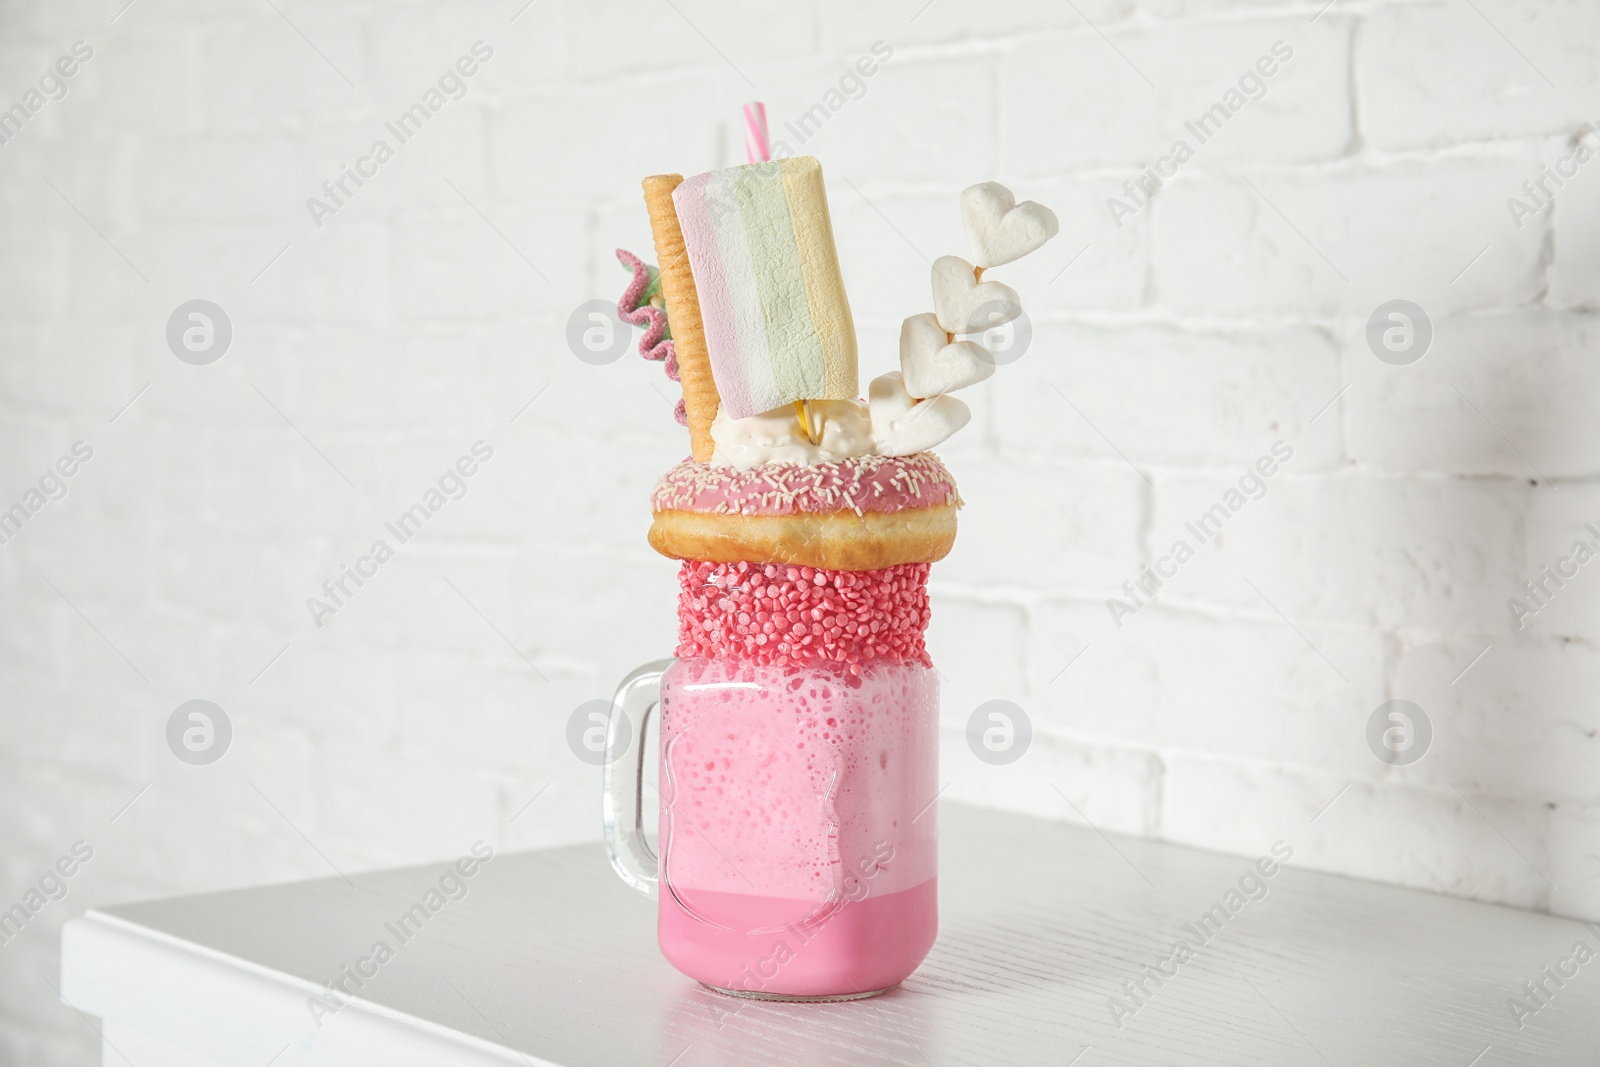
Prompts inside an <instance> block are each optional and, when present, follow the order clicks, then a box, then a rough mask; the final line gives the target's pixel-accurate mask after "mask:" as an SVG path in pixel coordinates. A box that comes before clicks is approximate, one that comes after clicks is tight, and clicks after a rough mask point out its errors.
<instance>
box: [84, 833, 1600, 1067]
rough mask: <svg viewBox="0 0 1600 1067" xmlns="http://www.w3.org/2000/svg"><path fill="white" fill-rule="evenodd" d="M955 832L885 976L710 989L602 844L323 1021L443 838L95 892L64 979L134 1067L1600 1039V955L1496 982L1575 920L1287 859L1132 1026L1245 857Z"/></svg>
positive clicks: (1111, 1055) (490, 876)
mask: <svg viewBox="0 0 1600 1067" xmlns="http://www.w3.org/2000/svg"><path fill="white" fill-rule="evenodd" d="M941 834H942V848H943V856H942V865H941V875H940V886H939V890H940V904H941V932H940V935H939V942H938V944H937V945H936V946H935V948H934V950H933V953H932V955H931V956H929V958H928V960H927V962H926V963H925V964H924V965H923V967H922V969H921V970H919V971H918V972H917V973H916V974H915V975H913V976H912V977H911V978H910V979H909V980H908V981H907V982H906V983H905V984H904V985H903V986H902V987H901V988H900V989H898V990H896V991H894V992H892V993H890V994H888V995H886V996H883V997H880V998H878V999H875V1000H868V1001H861V1002H857V1003H849V1004H823V1005H784V1004H766V1003H756V1002H748V1001H736V1000H732V999H729V998H726V997H721V996H719V995H717V994H713V993H710V992H707V991H706V990H704V989H702V988H700V987H699V986H697V985H695V984H694V983H693V982H691V981H689V980H688V979H686V978H683V977H682V976H680V975H679V974H678V973H677V972H675V971H673V970H672V968H671V967H669V966H668V965H667V964H666V963H665V962H664V961H663V960H662V959H661V957H660V956H659V955H658V953H657V951H656V948H655V942H654V934H655V918H654V911H653V908H654V905H653V903H652V902H651V901H649V900H648V899H647V898H645V897H644V896H642V895H639V894H636V893H635V892H633V891H632V890H630V889H628V888H627V887H626V886H624V885H623V884H622V883H621V882H620V881H619V880H618V879H617V878H616V877H615V876H614V875H613V874H612V872H611V870H610V868H609V867H608V866H607V865H606V861H605V857H604V855H603V852H602V849H601V846H600V845H598V844H595V845H584V846H578V847H572V848H561V849H553V850H549V851H543V852H532V853H520V854H507V855H501V856H497V857H496V858H495V859H494V860H493V861H492V862H491V863H489V864H488V865H486V866H485V867H484V868H483V869H482V870H480V871H479V872H478V873H477V874H476V875H475V876H474V877H473V878H472V879H471V880H470V881H469V882H468V886H469V892H468V895H467V896H465V897H464V898H462V899H460V900H457V901H453V902H450V903H449V904H447V905H446V906H445V907H443V908H442V909H441V910H440V911H439V912H438V913H437V914H436V915H434V916H433V917H432V918H431V919H430V921H429V922H428V924H427V925H426V927H425V928H424V929H422V931H421V932H420V933H417V934H416V935H415V936H414V938H413V939H411V940H410V941H408V942H406V943H405V944H403V945H400V946H399V947H398V948H396V950H395V953H394V958H393V959H391V960H389V961H388V962H386V963H384V964H383V965H382V966H381V967H378V968H376V970H377V976H376V977H375V978H373V979H371V980H370V981H367V982H366V985H365V987H364V988H363V989H362V990H361V991H360V994H361V996H360V999H357V1000H353V1001H351V1002H350V1003H348V1004H347V1005H346V1006H344V1007H343V1008H342V1009H341V1010H339V1011H338V1012H337V1013H336V1014H334V1015H332V1016H331V1017H328V1018H324V1019H323V1020H322V1025H321V1026H320V1027H318V1026H317V1025H315V1024H314V1023H313V1022H312V1018H311V1012H310V1011H309V1010H308V1006H307V1000H308V997H309V996H311V995H312V994H314V993H316V992H317V991H318V989H319V988H320V984H321V982H322V981H323V980H324V979H328V978H331V977H334V976H336V975H338V974H339V972H340V968H341V967H343V966H346V965H353V964H354V963H355V962H356V961H358V960H360V959H361V958H362V957H365V956H367V955H368V954H369V952H370V951H371V947H372V945H373V943H374V942H375V941H376V940H379V939H384V940H386V941H387V942H389V943H390V944H391V945H394V944H396V943H397V942H396V939H395V938H394V937H393V935H392V934H386V928H385V926H384V923H385V922H392V921H393V920H394V918H395V917H396V916H397V915H399V914H400V913H401V912H403V911H404V910H405V909H406V908H408V907H409V906H410V905H411V904H412V903H414V902H415V901H416V900H417V899H418V897H419V896H420V895H421V894H422V893H423V892H424V891H425V890H426V889H427V888H428V887H430V886H432V885H433V884H435V882H436V880H437V878H438V875H439V872H440V870H441V869H442V867H443V866H444V864H443V863H441V864H438V865H434V866H429V867H420V868H413V869H409V870H400V871H387V872H382V873H375V874H368V875H361V876H357V877H355V878H354V883H355V884H354V887H352V886H351V885H350V884H346V883H345V882H344V881H342V880H340V879H337V878H334V879H329V880H325V881H316V882H302V883H298V884H293V885H281V886H269V887H265V888H259V889H243V890H237V891H233V892H226V893H212V894H207V895H204V896H192V897H180V898H174V899H169V900H159V901H153V902H150V903H145V904H130V905H125V906H123V907H117V908H107V909H104V910H99V911H92V912H89V913H88V914H86V915H85V916H83V917H82V918H80V919H78V920H76V921H74V922H72V923H71V924H69V925H68V927H67V929H66V931H65V933H64V934H63V949H64V951H63V960H62V983H63V984H62V992H63V995H64V996H65V998H66V999H67V1000H68V1002H69V1003H71V1004H72V1005H74V1006H75V1007H77V1008H79V1009H80V1010H81V1011H83V1012H85V1013H86V1014H88V1015H91V1016H98V1017H100V1019H101V1020H103V1025H104V1036H105V1044H106V1048H105V1063H107V1064H120V1063H123V1062H124V1060H126V1061H127V1062H131V1063H132V1064H134V1065H136V1067H191V1065H193V1067H197V1065H201V1064H229V1065H238V1067H266V1065H267V1064H269V1063H272V1064H273V1065H274V1067H296V1065H300V1064H319V1065H320V1064H372V1065H383V1067H410V1065H418V1067H423V1065H426V1067H441V1065H446V1067H449V1065H458V1064H459V1065H467V1064H472V1065H477V1064H528V1065H546V1064H553V1065H560V1067H579V1065H617V1064H654V1065H667V1064H674V1065H677V1067H696V1065H700V1064H728V1065H734V1064H737V1065H741V1067H746V1065H760V1064H802V1065H815V1064H886V1065H887V1064H894V1065H903V1067H936V1065H944V1064H1052V1065H1055V1067H1064V1065H1067V1064H1075V1065H1078V1067H1099V1065H1102V1064H1137V1065H1144V1064H1152V1065H1153V1064H1184V1065H1189V1064H1272V1065H1289V1064H1310V1065H1316V1067H1347V1065H1348V1067H1357V1065H1361V1067H1372V1065H1378V1064H1397V1065H1398V1064H1404V1065H1408V1067H1418V1065H1429V1064H1438V1065H1441V1067H1469V1065H1472V1067H1491V1065H1503V1064H1517V1065H1520V1067H1527V1065H1532V1064H1600V960H1594V961H1591V962H1588V963H1587V964H1586V965H1585V966H1582V967H1581V968H1579V969H1578V971H1577V974H1576V975H1575V976H1574V977H1572V978H1569V979H1566V980H1565V984H1564V985H1563V986H1562V987H1560V988H1559V989H1557V988H1556V986H1555V985H1554V984H1553V983H1549V982H1548V981H1547V988H1549V989H1550V990H1552V991H1553V992H1554V996H1553V997H1551V998H1550V999H1548V1000H1547V1001H1546V1003H1545V1005H1544V1006H1543V1007H1541V1008H1540V1010H1539V1011H1538V1012H1537V1014H1535V1015H1533V1016H1531V1017H1530V1018H1528V1019H1526V1020H1524V1022H1525V1026H1524V1027H1523V1028H1521V1029H1520V1030H1519V1029H1518V1028H1517V1026H1516V1025H1515V1023H1514V1021H1513V1019H1512V1015H1511V1012H1510V1010H1509V1009H1508V1006H1507V1001H1508V998H1510V997H1512V996H1520V997H1524V998H1526V994H1525V993H1524V992H1523V991H1522V989H1521V986H1522V983H1523V982H1524V981H1525V980H1534V979H1538V978H1539V977H1541V975H1540V971H1541V968H1543V967H1545V966H1546V965H1547V964H1548V965H1550V966H1552V967H1555V966H1556V965H1557V962H1558V961H1559V960H1561V959H1562V958H1563V957H1566V956H1568V955H1569V953H1571V951H1572V948H1573V944H1574V942H1576V941H1578V940H1583V941H1585V942H1587V943H1588V945H1589V946H1590V947H1591V948H1595V949H1600V937H1597V936H1596V935H1595V933H1594V932H1592V931H1591V930H1590V929H1588V928H1586V927H1585V926H1583V925H1581V924H1579V923H1577V922H1573V921H1571V920H1565V919H1557V918H1551V917H1549V916H1544V915H1536V914H1531V913H1527V912H1520V911H1515V910H1512V909H1509V908H1501V907H1493V906H1488V905H1482V904H1473V903H1469V902H1465V901H1460V900H1453V899H1450V898H1446V897H1439V896H1433V895H1429V894H1425V893H1418V892H1412V891H1408V890H1402V889H1394V888H1389V887H1385V886H1378V885H1372V884H1368V883H1364V882H1359V881H1353V880H1349V879H1344V878H1337V877H1332V876H1328V875H1320V874H1314V873H1309V872H1304V871H1298V870H1295V869H1294V868H1293V863H1292V862H1291V863H1290V864H1289V865H1287V866H1286V867H1284V868H1283V869H1281V870H1279V871H1278V872H1277V873H1276V874H1275V875H1274V876H1273V877H1272V878H1270V879H1265V880H1264V882H1265V885H1266V886H1267V888H1268V895H1267V896H1266V897H1265V898H1263V899H1260V900H1256V901H1251V902H1249V903H1247V904H1245V905H1244V906H1243V907H1241V908H1240V909H1239V911H1238V913H1237V914H1234V915H1232V917H1231V918H1229V919H1228V921H1227V922H1226V924H1225V925H1224V926H1223V927H1222V929H1221V931H1220V932H1218V933H1216V934H1214V935H1213V936H1211V938H1210V940H1209V941H1208V942H1207V943H1205V944H1203V945H1201V947H1200V948H1199V949H1198V951H1197V953H1196V954H1195V956H1194V957H1193V958H1192V959H1190V960H1189V961H1188V962H1187V963H1183V964H1182V965H1181V966H1178V968H1177V973H1176V975H1174V976H1172V977H1170V978H1168V979H1166V980H1165V984H1164V985H1162V986H1160V987H1159V988H1158V987H1156V986H1155V985H1154V984H1153V983H1151V982H1148V981H1147V982H1146V986H1147V988H1148V989H1149V990H1151V993H1152V995H1151V996H1150V997H1149V998H1148V1000H1146V1002H1145V1003H1144V1005H1143V1006H1142V1007H1140V1008H1139V1009H1138V1010H1137V1011H1136V1012H1135V1013H1134V1014H1132V1015H1131V1016H1129V1017H1126V1018H1123V1019H1121V1020H1120V1021H1121V1024H1122V1025H1121V1026H1120V1027H1119V1026H1118V1025H1117V1022H1116V1021H1114V1020H1113V1017H1112V1013H1111V1010H1110V1009H1109V1007H1108V1001H1109V1000H1110V998H1112V997H1113V996H1116V997H1121V998H1123V999H1125V1000H1126V994H1125V993H1124V992H1123V989H1122V983H1123V981H1124V980H1125V979H1135V978H1137V977H1138V976H1139V975H1140V973H1141V971H1140V965H1141V964H1146V963H1151V964H1153V963H1154V962H1155V961H1156V960H1157V959H1158V958H1160V957H1162V956H1163V955H1165V954H1166V953H1167V952H1168V951H1169V949H1170V947H1171V945H1172V943H1173V942H1174V940H1176V939H1177V938H1180V937H1184V936H1186V934H1187V936H1189V937H1190V939H1191V940H1196V939H1195V938H1194V937H1193V935H1192V934H1188V933H1187V931H1186V930H1185V928H1184V925H1183V924H1184V923H1189V922H1194V921H1196V920H1197V919H1198V918H1199V917H1200V916H1201V915H1202V914H1203V913H1205V912H1206V911H1207V910H1208V909H1210V908H1211V907H1212V906H1213V905H1216V904H1219V903H1223V904H1224V905H1225V904H1226V901H1225V895H1226V893H1227V891H1228V890H1229V888H1230V887H1234V886H1236V885H1237V883H1238V881H1239V879H1240V878H1241V876H1243V875H1244V874H1245V873H1246V872H1247V871H1248V870H1249V869H1250V861H1248V860H1245V859H1241V858H1238V857H1231V856H1218V855H1213V854H1209V853H1203V852H1196V851H1192V850H1189V849H1183V848H1175V847H1172V846H1168V845H1161V844H1156V843H1152V842H1145V841H1137V840H1132V839H1127V838H1121V837H1102V836H1101V835H1099V834H1097V833H1095V832H1094V831H1092V830H1084V829H1078V828H1074V827H1071V826H1065V825H1061V824H1057V823H1049V822H1043V821H1036V820H1032V819H1024V818H1019V817H1015V816H1007V815H999V814H993V813H987V812H978V811H974V810H971V809H966V808H960V807H956V806H954V805H945V806H944V810H943V811H942V812H941ZM1172 966H1173V965H1172V964H1163V967H1164V968H1165V969H1167V970H1169V971H1170V970H1171V969H1172ZM1570 966H1571V965H1569V967H1570ZM368 969H369V970H370V969H373V968H372V966H371V965H369V966H368ZM1530 1003H1532V1002H1530ZM1129 1006H1130V1007H1131V1006H1132V1003H1131V1001H1130V1002H1129ZM1075 1057H1076V1058H1075ZM1475 1057H1476V1059H1475Z"/></svg>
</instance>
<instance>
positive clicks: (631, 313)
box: [617, 248, 689, 426]
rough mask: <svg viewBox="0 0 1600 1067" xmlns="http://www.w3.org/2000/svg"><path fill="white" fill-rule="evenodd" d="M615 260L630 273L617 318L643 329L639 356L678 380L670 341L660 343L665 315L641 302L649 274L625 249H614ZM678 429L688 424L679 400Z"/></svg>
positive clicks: (641, 263) (675, 355)
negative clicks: (663, 363) (663, 364)
mask: <svg viewBox="0 0 1600 1067" xmlns="http://www.w3.org/2000/svg"><path fill="white" fill-rule="evenodd" d="M617 259H618V261H620V262H621V263H622V265H623V266H624V267H627V268H628V269H629V270H631V271H633V278H632V280H630V281H629V282H628V288H627V289H625V290H624V291H623V293H622V298H621V299H620V300H618V301H617V317H618V318H620V319H621V320H622V321H623V322H626V323H627V324H628V325H630V326H643V327H644V328H645V329H644V336H643V337H641V338H639V354H640V355H641V356H643V357H644V358H645V359H650V360H665V361H666V371H667V377H668V378H670V379H672V380H673V381H677V380H678V352H677V349H676V348H674V347H673V344H672V339H671V338H666V339H665V340H663V337H664V336H665V334H666V332H667V313H666V312H664V311H662V310H661V309H660V308H658V307H656V306H655V305H653V304H651V303H649V302H648V301H647V300H645V296H644V294H645V290H647V289H649V288H650V271H649V270H647V269H646V268H645V265H644V263H643V262H642V261H641V260H640V259H639V257H638V256H636V255H634V254H633V253H632V252H629V251H627V250H626V249H622V248H619V249H617ZM672 415H673V418H675V419H677V420H678V424H679V425H680V426H687V425H688V424H689V415H688V412H687V410H686V409H685V408H684V403H683V401H682V400H681V399H680V400H679V401H678V406H677V407H676V408H675V409H674V410H673V412H672Z"/></svg>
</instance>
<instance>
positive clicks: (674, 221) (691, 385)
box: [644, 174, 720, 463]
mask: <svg viewBox="0 0 1600 1067" xmlns="http://www.w3.org/2000/svg"><path fill="white" fill-rule="evenodd" d="M682 181H683V175H681V174H656V175H653V176H651V177H649V178H646V179H645V180H644V204H645V208H646V209H647V210H648V211H649V212H650V232H651V235H652V236H653V237H654V238H655V243H656V262H657V264H659V269H660V271H661V292H662V294H663V295H664V296H665V297H666V298H667V321H668V323H670V324H671V327H672V343H673V347H674V348H675V349H676V350H677V355H678V376H679V379H680V381H681V382H682V384H683V407H684V413H685V414H686V415H687V416H688V418H689V448H690V451H691V452H692V453H693V454H694V458H695V459H696V460H697V461H699V462H701V463H708V462H710V460H711V453H712V450H713V447H714V445H713V443H712V441H711V422H712V420H713V419H715V418H716V417H717V405H718V404H719V402H720V398H719V397H718V395H717V383H716V381H715V380H714V379H713V378H712V377H711V357H710V355H709V354H708V353H707V352H706V336H705V330H704V328H703V327H702V325H701V323H700V299H699V296H698V295H697V293H696V291H695V287H694V274H693V272H692V271H691V270H690V268H689V257H688V255H687V254H686V253H685V252H684V248H683V230H682V228H681V227H680V226H679V225H678V211H677V209H676V208H675V207H674V206H673V204H672V191H673V190H674V189H676V188H677V187H678V184H679V183H680V182H682Z"/></svg>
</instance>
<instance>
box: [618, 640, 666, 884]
mask: <svg viewBox="0 0 1600 1067" xmlns="http://www.w3.org/2000/svg"><path fill="white" fill-rule="evenodd" d="M671 665H672V661H671V660H670V659H660V660H656V661H655V662H654V663H647V664H645V665H644V666H643V667H640V668H639V669H638V670H636V671H634V672H633V673H632V674H630V675H628V676H627V677H626V678H624V679H623V680H622V684H621V685H620V686H618V687H617V695H616V696H615V697H614V698H612V701H611V719H610V722H608V723H607V725H606V755H605V793H604V795H603V797H602V798H601V803H602V807H603V810H604V814H605V824H606V855H607V856H608V857H609V858H610V859H611V866H612V867H613V868H615V869H616V872H617V874H618V875H620V876H621V878H622V880H623V881H624V882H627V883H628V884H629V885H631V886H633V888H635V889H637V890H638V891H639V892H641V893H648V894H649V895H650V896H652V897H654V896H655V895H656V874H657V870H658V867H659V863H658V861H657V860H656V854H655V853H654V852H652V851H651V850H650V843H649V842H648V841H646V840H645V836H644V796H643V794H644V759H645V751H646V749H647V747H648V745H647V741H648V740H649V733H650V718H651V715H650V713H651V712H652V711H654V710H655V709H656V708H657V707H658V706H660V703H661V675H662V673H663V672H664V671H665V670H666V669H667V668H668V667H670V666H671ZM633 724H637V725H638V729H637V730H634V729H633ZM630 741H632V742H633V746H634V748H635V750H636V751H637V753H638V754H637V756H636V757H635V758H634V759H628V758H627V755H628V752H627V750H628V744H629V742H630Z"/></svg>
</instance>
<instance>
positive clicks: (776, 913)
mask: <svg viewBox="0 0 1600 1067" xmlns="http://www.w3.org/2000/svg"><path fill="white" fill-rule="evenodd" d="M661 716H662V718H661V722H662V726H661V731H662V734H661V740H662V754H661V782H662V807H661V824H660V826H661V831H660V832H661V836H660V840H661V850H660V852H661V893H660V912H659V925H658V937H659V941H660V945H661V950H662V952H663V953H664V954H665V955H666V957H667V959H668V960H670V961H671V962H672V964H673V965H674V966H676V967H677V968H678V969H679V970H681V971H683V972H684V973H685V974H687V975H689V976H691V977H693V978H696V979H698V980H700V981H702V982H704V983H706V984H707V985H710V986H714V987H716V988H718V989H722V990H725V991H728V992H733V993H742V994H745V995H754V996H774V997H782V998H784V999H792V998H798V997H828V998H833V997H851V996H857V995H866V994H869V993H873V992H877V991H881V990H883V989H885V988H887V987H889V986H892V985H894V984H896V983H897V982H899V981H901V980H902V979H904V978H905V977H906V976H907V975H909V974H910V973H911V972H912V971H913V970H915V969H916V967H917V965H918V964H919V963H921V962H922V959H923V957H924V956H926V955H927V953H928V950H929V949H930V948H931V947H932V945H933V941H934V936H935V934H936V932H937V927H938V920H937V914H936V904H935V875H936V873H937V871H936V866H937V865H936V852H935V839H936V823H935V820H936V818H937V815H936V812H935V810H934V808H933V800H934V797H935V796H936V795H937V793H938V790H939V784H938V723H937V719H938V682H937V678H936V676H935V674H934V672H933V671H932V669H931V668H929V667H926V666H923V665H922V664H921V663H892V662H887V661H883V662H876V663H871V664H869V665H867V666H865V667H859V666H858V668H857V669H856V670H851V669H850V668H849V667H841V666H839V665H834V664H826V663H814V664H810V665H775V664H768V665H761V664H757V663H754V662H751V661H750V660H748V659H735V658H731V657H729V658H709V657H697V658H688V659H680V660H678V661H677V662H676V663H674V664H673V665H672V666H671V667H670V668H668V670H667V672H666V674H665V676H664V677H663V678H662V683H661Z"/></svg>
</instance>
